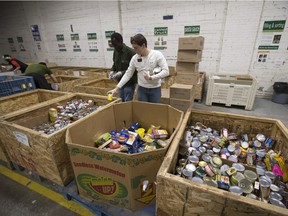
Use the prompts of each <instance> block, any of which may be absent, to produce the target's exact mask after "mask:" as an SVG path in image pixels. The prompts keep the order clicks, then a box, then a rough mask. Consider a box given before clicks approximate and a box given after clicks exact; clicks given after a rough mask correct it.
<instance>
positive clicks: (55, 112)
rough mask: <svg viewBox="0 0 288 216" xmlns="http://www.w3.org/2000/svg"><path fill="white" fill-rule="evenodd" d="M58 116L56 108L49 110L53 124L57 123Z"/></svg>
mask: <svg viewBox="0 0 288 216" xmlns="http://www.w3.org/2000/svg"><path fill="white" fill-rule="evenodd" d="M57 117H58V114H57V109H55V108H50V109H49V120H50V121H51V122H55V121H56V120H57Z"/></svg>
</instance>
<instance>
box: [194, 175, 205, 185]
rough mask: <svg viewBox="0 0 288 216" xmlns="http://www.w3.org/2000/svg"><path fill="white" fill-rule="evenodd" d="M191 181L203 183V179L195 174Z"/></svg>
mask: <svg viewBox="0 0 288 216" xmlns="http://www.w3.org/2000/svg"><path fill="white" fill-rule="evenodd" d="M191 180H192V181H193V182H196V183H199V184H203V183H204V181H203V180H202V178H200V177H198V176H195V177H193V178H192V179H191Z"/></svg>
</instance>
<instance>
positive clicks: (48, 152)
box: [0, 94, 119, 185]
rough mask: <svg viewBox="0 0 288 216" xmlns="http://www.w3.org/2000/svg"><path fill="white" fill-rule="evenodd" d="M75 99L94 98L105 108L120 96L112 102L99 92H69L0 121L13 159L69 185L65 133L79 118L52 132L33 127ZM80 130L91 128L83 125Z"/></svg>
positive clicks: (68, 164) (58, 182)
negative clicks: (50, 112)
mask: <svg viewBox="0 0 288 216" xmlns="http://www.w3.org/2000/svg"><path fill="white" fill-rule="evenodd" d="M73 99H83V100H89V99H93V100H94V101H96V102H98V104H99V105H102V106H103V107H102V108H100V109H103V108H104V107H105V105H107V104H109V103H115V102H118V101H119V100H118V99H117V100H114V101H112V102H110V101H107V98H106V97H103V96H99V95H98V96H97V95H88V94H69V95H67V96H66V97H65V98H63V99H62V100H59V101H57V102H55V101H53V102H51V103H47V104H45V105H43V106H41V107H36V108H35V107H34V108H33V107H32V108H31V109H29V111H27V112H25V113H21V114H17V115H14V116H11V117H9V118H6V119H5V120H3V121H1V122H0V127H1V130H0V136H1V141H2V144H3V145H4V146H5V149H6V151H7V154H8V156H9V157H10V159H11V161H12V162H15V163H16V164H18V165H21V166H23V167H25V168H26V169H28V170H31V171H33V172H35V173H37V174H38V175H40V176H42V177H44V178H46V179H49V180H51V181H53V182H55V183H57V184H59V185H66V184H67V183H69V182H70V181H71V180H72V179H73V178H74V174H73V170H72V166H71V162H70V158H69V153H68V149H67V145H66V144H65V132H66V129H67V128H68V127H69V126H72V125H74V124H77V122H78V121H79V120H77V121H75V122H73V123H72V124H70V125H67V126H65V127H63V128H62V129H60V130H58V131H56V132H54V133H52V134H50V135H47V134H45V133H41V132H38V131H35V130H32V128H33V127H34V126H38V125H42V124H43V123H48V121H49V120H48V119H49V114H48V113H49V109H50V108H56V107H57V106H58V105H65V104H66V102H67V101H71V100H73ZM100 109H98V110H100ZM98 110H96V111H95V112H97V111H98ZM90 115H91V114H90ZM88 116H89V115H88ZM88 116H86V117H84V118H87V117H88ZM81 130H89V129H88V128H82V129H81Z"/></svg>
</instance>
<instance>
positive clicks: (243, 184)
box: [238, 179, 253, 194]
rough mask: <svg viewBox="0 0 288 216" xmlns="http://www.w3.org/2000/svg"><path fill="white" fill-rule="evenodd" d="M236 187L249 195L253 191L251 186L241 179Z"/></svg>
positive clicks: (248, 182)
mask: <svg viewBox="0 0 288 216" xmlns="http://www.w3.org/2000/svg"><path fill="white" fill-rule="evenodd" d="M238 186H239V187H241V188H242V190H243V193H245V194H249V193H251V192H252V191H253V185H252V183H251V182H250V181H248V180H247V179H241V180H240V181H239V183H238Z"/></svg>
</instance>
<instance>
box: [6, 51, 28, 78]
mask: <svg viewBox="0 0 288 216" xmlns="http://www.w3.org/2000/svg"><path fill="white" fill-rule="evenodd" d="M2 58H3V59H4V60H5V61H7V62H8V63H9V64H11V65H12V67H13V72H14V73H15V74H16V73H17V71H18V70H20V71H21V73H24V72H25V70H26V68H27V67H28V65H27V64H25V63H23V62H22V61H20V60H18V59H15V58H13V57H12V56H10V55H7V54H5V55H3V56H2Z"/></svg>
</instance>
